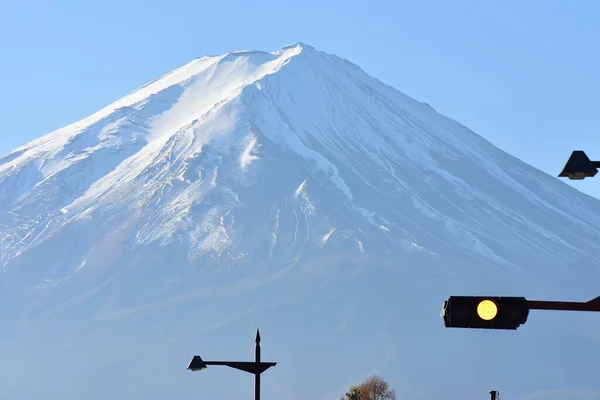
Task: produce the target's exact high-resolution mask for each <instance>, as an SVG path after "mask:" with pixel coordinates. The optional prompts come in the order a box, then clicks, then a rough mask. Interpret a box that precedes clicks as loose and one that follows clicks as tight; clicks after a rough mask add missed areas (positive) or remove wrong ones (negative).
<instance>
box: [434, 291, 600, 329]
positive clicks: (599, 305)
mask: <svg viewBox="0 0 600 400" xmlns="http://www.w3.org/2000/svg"><path fill="white" fill-rule="evenodd" d="M529 310H555V311H595V312H600V296H599V297H596V298H595V299H593V300H590V301H588V302H572V301H537V300H527V299H525V297H485V296H450V298H449V299H448V300H447V301H445V302H444V305H443V307H442V312H441V313H440V316H441V317H442V318H443V320H444V326H445V327H446V328H469V329H509V330H516V329H517V328H518V327H519V326H520V325H522V324H524V323H525V322H527V317H528V316H529Z"/></svg>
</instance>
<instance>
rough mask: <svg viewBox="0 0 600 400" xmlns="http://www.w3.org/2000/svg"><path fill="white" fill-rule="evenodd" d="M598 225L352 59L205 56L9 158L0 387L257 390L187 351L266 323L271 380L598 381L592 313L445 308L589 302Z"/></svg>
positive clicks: (286, 51)
mask: <svg viewBox="0 0 600 400" xmlns="http://www.w3.org/2000/svg"><path fill="white" fill-rule="evenodd" d="M406 79H410V77H406ZM474 101H476V99H474ZM599 239H600V203H599V202H598V200H596V199H593V198H591V197H589V196H586V195H584V194H581V193H579V192H578V191H576V190H574V189H572V188H571V187H569V186H568V185H566V184H565V183H563V182H560V181H558V180H557V179H556V178H553V177H550V176H548V175H547V174H545V173H542V172H541V171H539V170H537V169H535V168H533V167H531V166H529V165H527V164H525V163H523V162H521V161H519V160H517V159H515V158H514V157H512V156H510V155H508V154H506V153H505V152H503V151H501V150H499V149H498V148H496V147H494V146H493V145H492V144H490V143H489V142H487V141H486V140H484V139H483V138H481V137H480V136H478V135H477V134H475V133H474V132H472V131H470V130H469V129H467V128H466V127H464V126H462V125H460V124H459V123H457V122H455V121H453V120H451V119H449V118H446V117H444V116H442V115H440V114H438V113H437V112H436V111H435V110H434V109H432V108H431V107H430V106H428V105H427V104H424V103H420V102H418V101H416V100H413V99H411V98H409V97H407V96H406V95H404V94H402V93H401V92H399V91H397V90H395V89H394V88H391V87H389V86H387V85H385V84H383V83H381V82H380V81H378V80H377V79H374V78H372V77H370V76H369V75H367V74H366V73H365V72H364V71H362V70H361V69H360V68H359V67H357V66H356V65H354V64H352V63H350V62H348V61H346V60H344V59H342V58H339V57H337V56H334V55H329V54H325V53H322V52H320V51H317V50H315V49H314V48H312V47H311V46H307V45H304V44H295V45H291V46H287V47H285V48H283V49H281V50H278V51H276V52H274V53H268V52H260V51H240V52H233V53H228V54H225V55H221V56H210V57H202V58H199V59H196V60H194V61H192V62H191V63H189V64H187V65H185V66H183V67H181V68H179V69H177V70H175V71H173V72H171V73H169V74H167V75H165V76H164V77H162V78H160V79H158V80H156V81H154V82H152V83H150V84H148V85H145V86H144V87H142V88H140V89H138V90H136V91H135V92H133V93H131V94H130V95H128V96H125V97H124V98H122V99H120V100H118V101H116V102H115V103H113V104H111V105H109V106H107V107H106V108H104V109H102V110H100V111H99V112H97V113H95V114H93V115H92V116H90V117H88V118H86V119H84V120H81V121H78V122H76V123H74V124H72V125H70V126H67V127H65V128H63V129H60V130H58V131H55V132H52V133H50V134H48V135H46V136H44V137H42V138H40V139H38V140H36V141H34V142H32V143H30V144H28V145H26V146H23V147H22V148H19V149H17V150H15V151H13V152H11V153H9V154H8V155H5V156H4V157H2V158H0V265H1V266H2V271H3V274H1V275H0V300H1V301H2V304H6V305H8V306H6V307H5V308H3V311H2V313H1V314H0V322H1V326H2V328H0V355H1V357H2V360H3V362H2V363H1V364H0V394H3V395H4V396H3V397H6V398H22V399H28V398H34V397H39V396H41V395H43V396H44V398H46V399H59V398H60V399H66V398H81V397H85V398H88V399H91V400H95V399H106V398H115V399H119V398H131V397H144V398H145V399H164V398H172V397H181V396H200V397H202V396H205V397H206V396H210V397H218V398H234V397H236V398H244V396H245V397H249V396H251V393H252V378H251V377H250V376H244V374H241V373H236V371H233V370H231V371H230V370H228V369H226V368H225V369H218V368H216V367H215V368H211V369H207V370H206V371H202V372H201V373H194V374H192V373H189V372H188V371H185V367H186V365H187V364H188V362H189V359H190V358H191V356H192V355H195V354H199V355H201V356H202V357H203V359H207V360H210V359H233V360H238V359H239V360H243V358H244V357H246V358H247V359H248V360H250V359H251V358H252V339H253V332H255V331H256V328H257V327H259V328H260V329H261V333H262V335H263V342H262V346H263V358H264V359H269V360H272V361H276V362H278V364H277V367H275V368H273V369H272V370H269V372H268V373H265V374H264V376H263V379H262V382H263V383H262V389H263V398H264V399H270V398H273V399H275V398H278V399H301V398H306V397H309V398H311V397H310V396H312V398H315V397H319V398H331V399H339V396H340V395H342V394H343V393H345V390H347V388H348V387H349V386H351V385H352V384H354V383H357V382H359V381H361V380H363V379H364V378H365V377H367V376H370V375H372V374H373V373H377V374H380V375H382V376H385V377H386V380H388V381H389V383H390V386H392V387H394V388H395V389H396V391H397V394H398V398H400V399H405V398H406V399H408V398H423V399H425V398H437V397H440V396H442V395H443V396H444V397H445V398H448V397H450V398H456V399H458V398H460V399H478V398H482V396H485V395H486V394H487V393H488V392H489V391H490V390H492V389H495V390H500V391H501V392H502V394H503V397H505V398H519V396H525V395H527V394H533V395H535V393H536V392H538V391H541V390H571V392H570V393H573V394H576V393H586V395H589V390H594V389H597V379H596V378H597V376H596V371H595V370H594V368H593V367H592V366H593V365H594V364H593V361H595V360H596V359H598V356H600V350H599V349H600V347H598V346H597V343H598V332H600V329H599V328H600V324H599V322H600V320H598V318H597V316H595V315H592V316H590V315H581V314H565V313H543V312H540V313H539V315H538V313H536V314H534V315H533V314H532V315H531V317H530V318H529V320H528V322H527V325H526V326H524V327H523V328H522V329H521V330H519V332H518V333H508V334H507V333H506V332H480V331H478V332H473V331H468V330H461V331H455V330H448V329H445V328H444V327H443V323H442V321H441V319H440V317H439V311H440V307H441V305H442V302H443V300H444V299H446V298H447V297H448V296H449V295H453V294H454V295H461V294H464V295H479V294H483V295H518V296H526V297H527V298H530V299H543V298H548V299H558V300H574V301H584V300H587V299H591V298H593V297H596V296H597V295H598V294H599V293H598V292H597V291H598V285H597V282H598V279H599V278H600V274H599V260H598V254H599V253H598V247H597V246H598V243H599ZM594 385H596V386H594ZM575 390H578V392H576V391H575ZM586 390H588V391H586ZM560 393H564V392H560ZM594 393H595V394H593V396H596V397H597V398H600V396H599V395H598V394H597V392H594ZM326 394H328V396H329V397H327V396H326ZM586 398H592V397H586Z"/></svg>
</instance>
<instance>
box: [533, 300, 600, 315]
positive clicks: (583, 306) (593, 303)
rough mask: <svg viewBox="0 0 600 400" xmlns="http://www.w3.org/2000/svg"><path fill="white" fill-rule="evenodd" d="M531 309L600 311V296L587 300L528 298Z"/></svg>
mask: <svg viewBox="0 0 600 400" xmlns="http://www.w3.org/2000/svg"><path fill="white" fill-rule="evenodd" d="M527 305H528V306H529V309H530V310H553V311H592V312H600V296H599V297H596V298H595V299H592V300H590V301H587V302H577V301H538V300H527Z"/></svg>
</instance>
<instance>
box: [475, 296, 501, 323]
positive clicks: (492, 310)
mask: <svg viewBox="0 0 600 400" xmlns="http://www.w3.org/2000/svg"><path fill="white" fill-rule="evenodd" d="M477 315H479V317H480V318H481V319H483V320H485V321H490V320H492V319H494V318H495V317H496V315H498V306H497V305H496V303H494V302H493V301H491V300H482V301H480V302H479V304H478V305H477Z"/></svg>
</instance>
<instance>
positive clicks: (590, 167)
mask: <svg viewBox="0 0 600 400" xmlns="http://www.w3.org/2000/svg"><path fill="white" fill-rule="evenodd" d="M597 164H598V163H596V162H594V161H591V160H590V159H589V158H588V156H587V155H586V154H585V152H583V151H581V150H575V151H574V152H573V153H572V154H571V157H569V160H568V161H567V163H566V164H565V167H564V168H563V170H562V172H561V173H560V174H558V176H559V177H561V178H569V179H571V180H581V179H585V178H593V177H594V176H595V175H596V174H597V173H598V169H597Z"/></svg>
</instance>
